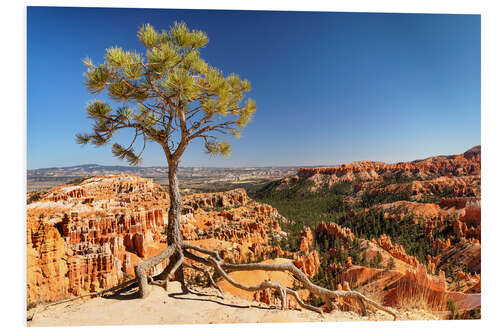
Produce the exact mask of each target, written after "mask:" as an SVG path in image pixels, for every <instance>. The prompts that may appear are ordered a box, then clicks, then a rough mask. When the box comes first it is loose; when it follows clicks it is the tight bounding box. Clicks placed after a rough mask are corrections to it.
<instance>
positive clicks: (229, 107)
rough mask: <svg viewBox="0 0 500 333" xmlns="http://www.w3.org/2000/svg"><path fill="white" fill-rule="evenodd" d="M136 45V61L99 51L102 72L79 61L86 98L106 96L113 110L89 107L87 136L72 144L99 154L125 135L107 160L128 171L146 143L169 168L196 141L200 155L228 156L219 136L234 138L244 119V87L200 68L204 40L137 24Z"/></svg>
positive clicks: (126, 53)
mask: <svg viewBox="0 0 500 333" xmlns="http://www.w3.org/2000/svg"><path fill="white" fill-rule="evenodd" d="M137 38H138V39H139V41H140V42H141V43H142V45H143V46H144V48H145V52H143V53H140V52H137V51H135V50H124V49H122V48H121V47H119V46H113V47H110V48H108V49H106V53H105V56H104V62H103V63H102V64H97V65H96V64H94V63H93V62H92V60H91V59H90V58H88V57H87V58H85V59H84V60H83V63H84V64H85V66H86V67H87V72H86V73H85V86H86V87H87V89H88V91H89V93H91V94H100V93H103V92H105V91H106V92H107V96H108V97H109V98H110V99H111V100H112V101H114V102H115V103H117V105H116V107H113V106H112V105H111V104H109V103H107V102H104V101H102V100H95V101H93V102H91V103H90V104H89V105H88V106H87V108H86V111H87V115H88V117H89V118H90V119H91V120H92V121H93V132H92V133H90V134H85V133H80V134H77V135H76V142H77V143H79V144H88V143H90V144H93V145H95V146H102V145H105V144H107V143H108V142H110V140H111V138H112V137H113V136H114V134H115V133H116V132H117V131H119V130H121V129H126V128H128V129H132V130H133V131H135V134H134V137H133V139H132V142H131V144H130V145H129V146H128V147H125V146H122V145H120V144H118V143H115V144H113V146H112V152H113V154H114V155H115V156H116V157H118V158H120V159H126V160H127V162H128V163H129V164H131V165H137V164H139V163H140V161H141V156H142V153H143V152H144V148H145V146H146V143H147V142H148V141H154V142H157V143H159V144H160V145H161V146H162V147H163V149H164V151H165V155H166V157H167V160H168V161H169V163H170V161H171V160H173V161H176V162H177V161H178V160H179V158H180V156H181V155H182V153H183V152H184V151H185V149H186V147H187V145H188V144H189V143H190V142H191V141H192V140H194V139H196V138H199V139H202V140H203V141H204V143H205V148H206V152H207V153H208V154H220V155H223V156H229V155H230V154H231V147H230V145H229V143H228V142H227V141H225V140H222V139H221V138H220V136H221V135H227V136H235V137H239V136H240V135H241V131H242V130H243V128H244V127H245V126H247V124H248V123H249V122H250V120H251V119H252V116H253V114H254V113H255V111H256V103H255V101H253V100H251V99H246V100H245V93H246V92H249V91H250V89H251V86H250V83H249V82H248V81H247V80H245V79H241V78H240V77H239V76H238V75H237V74H234V73H231V74H229V75H227V76H226V75H224V73H223V72H222V71H221V70H219V69H217V68H215V67H212V66H210V65H209V64H207V63H206V62H205V61H204V60H203V59H202V58H201V54H200V49H201V48H203V47H205V46H206V45H207V44H208V41H209V39H208V37H207V35H206V34H205V33H204V32H203V31H200V30H190V29H189V28H188V27H187V26H186V24H185V23H183V22H174V24H173V26H171V27H170V29H169V30H168V31H162V32H158V31H157V30H155V28H154V27H153V26H151V25H150V24H145V25H143V26H142V27H141V28H140V29H139V31H138V32H137ZM137 137H143V140H142V141H143V145H142V149H141V150H140V151H139V152H136V149H134V145H135V144H136V138H137Z"/></svg>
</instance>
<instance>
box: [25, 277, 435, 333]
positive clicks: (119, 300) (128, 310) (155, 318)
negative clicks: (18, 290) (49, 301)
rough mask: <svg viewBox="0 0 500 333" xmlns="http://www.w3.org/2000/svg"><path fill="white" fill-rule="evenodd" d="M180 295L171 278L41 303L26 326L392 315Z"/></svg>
mask: <svg viewBox="0 0 500 333" xmlns="http://www.w3.org/2000/svg"><path fill="white" fill-rule="evenodd" d="M191 291H192V292H191V293H189V294H182V292H181V287H180V283H178V282H171V283H170V284H169V287H168V291H165V290H164V289H162V288H160V287H156V286H153V287H152V291H151V294H150V295H149V297H148V298H147V299H140V298H136V297H135V296H134V293H135V290H134V289H132V290H129V291H126V292H121V293H119V294H115V295H113V296H109V297H106V298H104V297H97V298H93V299H89V300H84V301H74V302H71V303H62V304H58V305H53V306H50V307H46V308H44V307H40V308H37V309H36V310H35V312H34V316H33V318H32V320H31V321H28V326H83V325H85V326H87V325H161V324H225V323H276V322H318V321H327V322H334V321H352V320H357V321H359V320H371V321H379V320H391V318H390V316H388V315H387V314H385V313H383V312H381V311H377V312H376V313H374V312H371V313H369V315H368V316H366V317H363V316H360V315H359V314H357V313H354V312H343V311H335V312H331V313H325V314H324V316H321V315H319V314H317V313H314V312H311V311H307V310H284V311H283V310H281V309H278V308H276V307H275V306H269V305H267V304H264V303H258V302H251V301H247V300H243V299H241V298H237V297H234V296H232V295H230V294H227V293H226V294H225V295H224V298H221V297H220V296H218V294H217V291H216V290H214V289H209V288H196V289H193V288H191ZM397 312H398V315H399V317H400V318H399V320H436V319H440V318H439V317H438V316H436V315H435V314H431V313H428V312H425V311H422V310H412V311H401V310H400V311H397Z"/></svg>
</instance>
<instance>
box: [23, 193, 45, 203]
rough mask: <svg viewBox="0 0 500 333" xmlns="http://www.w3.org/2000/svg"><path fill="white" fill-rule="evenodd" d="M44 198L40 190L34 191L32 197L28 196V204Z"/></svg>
mask: <svg viewBox="0 0 500 333" xmlns="http://www.w3.org/2000/svg"><path fill="white" fill-rule="evenodd" d="M41 198H42V195H41V193H40V192H34V193H32V194H31V195H30V197H29V198H28V200H27V202H26V204H28V205H29V204H30V203H32V202H35V201H38V200H40V199H41Z"/></svg>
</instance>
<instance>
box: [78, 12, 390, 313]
mask: <svg viewBox="0 0 500 333" xmlns="http://www.w3.org/2000/svg"><path fill="white" fill-rule="evenodd" d="M137 37H138V38H139V40H140V41H141V42H142V44H143V45H144V48H145V49H146V54H145V55H144V54H141V53H137V52H136V51H124V50H123V49H122V48H120V47H111V48H109V49H107V50H106V54H105V61H104V63H102V64H98V65H94V63H93V62H92V61H91V60H90V59H89V58H86V59H84V60H83V62H84V64H85V65H86V66H87V72H86V73H85V85H86V87H87V89H88V91H89V92H90V93H92V94H100V93H103V92H105V91H106V92H107V95H108V97H109V98H110V99H111V100H113V101H114V102H116V104H117V105H118V106H117V107H115V108H114V109H113V107H112V106H111V105H110V104H109V103H106V102H104V101H100V100H96V101H93V102H91V103H90V104H89V105H88V106H87V107H86V111H87V115H88V117H89V118H90V119H91V120H92V121H93V132H92V133H90V134H77V135H76V140H77V142H78V143H79V144H88V143H91V144H93V145H95V146H102V145H105V144H107V143H109V142H110V141H111V139H112V137H113V135H114V134H115V133H117V131H119V130H122V129H131V130H132V131H133V133H134V135H133V138H132V139H131V142H130V144H128V145H127V146H122V145H120V144H118V143H114V144H113V146H112V152H113V154H114V155H115V156H116V157H118V158H120V159H126V160H127V162H128V163H129V164H131V165H137V164H139V163H140V161H141V156H142V154H143V152H144V149H145V147H146V144H147V143H148V142H156V143H158V144H159V145H160V146H161V147H162V148H163V152H164V153H165V158H166V159H167V163H168V193H169V197H170V207H169V211H168V227H167V243H168V247H167V248H166V249H165V250H164V251H163V252H161V253H160V254H158V255H157V256H155V257H153V258H150V259H147V260H145V261H143V262H141V263H139V264H138V265H136V266H135V280H136V282H137V283H138V285H139V295H140V297H143V298H144V297H147V295H148V293H149V284H159V285H162V286H164V287H166V284H167V281H168V280H170V279H172V278H173V277H174V274H175V278H176V279H177V280H179V281H180V282H181V284H182V287H183V290H184V291H185V292H188V290H187V288H186V285H185V282H184V273H183V268H184V267H186V268H191V269H196V270H200V271H203V272H204V273H205V274H206V275H207V276H208V278H209V280H210V281H211V282H212V284H213V285H214V287H216V288H218V287H217V286H216V285H215V283H214V281H213V278H212V276H211V275H210V273H209V271H208V270H207V269H206V268H203V267H200V266H194V265H193V264H190V263H188V262H187V261H185V258H189V259H190V260H191V262H198V263H201V264H203V265H204V266H208V267H213V268H214V269H215V270H216V271H217V272H218V273H219V274H220V276H222V277H223V278H224V279H226V280H228V281H229V282H230V283H231V284H233V285H234V286H236V287H238V288H241V289H244V290H249V291H255V290H261V289H266V288H271V289H275V290H277V291H278V292H279V295H280V296H281V300H282V307H283V308H285V307H286V297H287V295H292V296H293V297H295V298H296V300H297V302H298V303H299V304H300V305H301V306H303V307H305V308H308V309H310V310H313V311H317V312H320V313H321V311H322V310H321V309H320V308H317V307H313V306H311V305H309V304H306V303H304V302H303V301H302V300H301V299H300V298H299V296H298V294H297V292H296V291H295V290H293V289H290V288H286V287H284V286H282V285H281V284H280V283H279V282H271V281H266V282H263V283H261V284H259V285H257V286H246V285H242V284H240V283H238V282H236V281H234V280H233V279H232V278H231V277H230V276H229V275H228V274H227V271H238V270H245V271H252V270H267V271H289V272H291V273H292V274H293V275H294V276H295V278H296V279H297V280H298V281H300V282H302V284H303V285H304V286H305V287H306V288H308V289H309V290H310V291H311V292H312V293H313V294H316V295H317V296H319V297H321V298H322V299H323V300H324V301H325V302H326V303H327V304H328V305H329V306H331V307H336V306H335V304H334V302H333V300H334V299H338V298H340V297H346V298H352V299H354V300H356V301H358V302H359V304H360V305H361V309H362V311H363V313H366V309H365V304H364V302H367V303H369V304H372V305H373V306H375V307H376V308H379V309H382V310H384V311H386V312H388V313H390V314H392V315H393V316H394V317H395V315H394V313H392V312H391V311H390V310H388V309H385V308H384V307H382V306H380V305H378V304H377V303H376V302H374V301H372V300H370V299H368V298H366V297H365V296H363V295H362V294H360V293H358V292H356V291H331V290H328V289H325V288H322V287H319V286H316V285H314V284H313V283H312V282H311V281H310V280H309V279H308V278H307V276H306V275H305V274H304V273H303V272H302V271H300V270H299V269H298V268H297V267H295V266H294V265H293V264H291V263H288V264H261V263H252V264H239V265H238V264H230V263H226V262H224V261H223V260H222V259H221V258H220V256H219V254H218V253H217V252H214V251H211V250H207V249H204V248H201V247H197V246H193V245H190V244H186V243H184V242H183V239H182V233H181V230H180V216H181V206H182V201H181V196H180V193H179V183H178V179H177V171H178V168H179V162H180V158H181V156H182V154H183V153H184V151H185V150H186V147H187V146H188V145H189V144H190V143H191V142H192V141H193V140H195V139H200V140H203V142H204V145H205V149H206V152H207V153H209V154H221V155H224V156H228V155H230V153H231V147H230V145H229V143H228V142H226V141H222V140H221V139H220V137H221V135H232V136H235V137H239V135H240V133H241V131H242V130H243V129H244V128H245V126H246V125H247V124H248V123H249V121H250V120H251V118H252V116H253V114H254V113H255V110H256V103H255V101H253V100H251V99H246V100H245V92H248V91H250V89H251V88H250V82H248V81H247V80H242V79H241V78H240V77H239V76H238V75H237V74H230V75H228V76H224V74H223V72H222V71H221V70H219V69H217V68H214V67H212V66H210V65H208V64H207V63H206V62H205V61H204V60H203V59H202V58H201V57H200V49H201V48H203V47H204V46H205V45H207V43H208V37H207V35H206V34H205V33H204V32H203V31H199V30H190V29H188V27H187V26H186V25H185V24H184V23H177V22H175V23H174V25H173V26H172V27H171V28H170V30H169V31H168V32H167V31H162V32H161V33H160V32H158V31H156V30H155V29H154V28H153V27H152V26H151V25H149V24H146V25H143V26H142V27H141V28H140V29H139V31H138V32H137ZM141 137H142V148H141V149H140V151H139V152H136V150H135V149H134V146H135V145H137V144H139V143H140V142H141ZM138 138H139V141H137V139H138ZM195 252H196V253H198V254H196V253H195ZM163 261H168V264H167V266H166V268H165V270H164V271H163V272H162V273H161V274H159V275H158V276H156V277H154V279H153V277H150V276H149V275H148V274H149V271H150V269H151V268H152V267H153V266H155V265H157V264H159V263H162V262H163ZM219 291H220V289H219Z"/></svg>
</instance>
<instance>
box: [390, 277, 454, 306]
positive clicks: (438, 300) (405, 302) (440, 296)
mask: <svg viewBox="0 0 500 333" xmlns="http://www.w3.org/2000/svg"><path fill="white" fill-rule="evenodd" d="M412 282H413V281H411V282H409V281H407V280H403V281H400V282H399V283H398V286H397V289H396V307H399V308H403V309H408V310H411V309H419V310H424V311H445V310H447V307H446V297H445V294H444V293H440V292H435V291H432V290H430V289H429V288H425V287H423V286H419V285H417V284H416V283H412Z"/></svg>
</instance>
